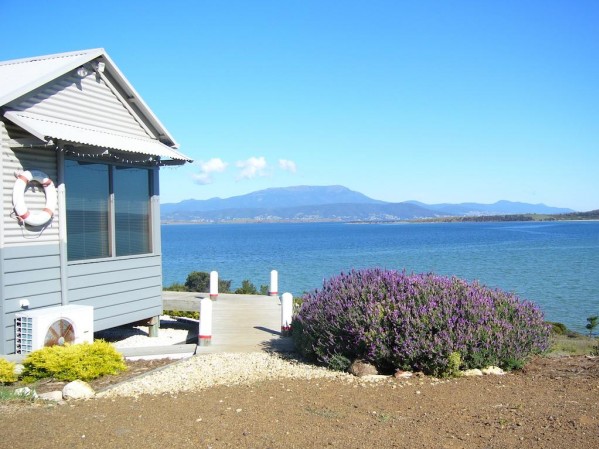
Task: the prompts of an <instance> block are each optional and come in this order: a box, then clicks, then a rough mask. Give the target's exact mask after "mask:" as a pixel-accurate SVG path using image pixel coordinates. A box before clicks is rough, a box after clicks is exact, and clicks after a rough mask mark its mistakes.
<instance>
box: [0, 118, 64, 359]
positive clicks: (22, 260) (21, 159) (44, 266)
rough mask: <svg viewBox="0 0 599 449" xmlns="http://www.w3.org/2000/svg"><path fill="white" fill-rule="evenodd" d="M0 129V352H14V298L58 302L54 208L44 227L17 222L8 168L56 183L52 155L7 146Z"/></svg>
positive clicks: (34, 200) (41, 198)
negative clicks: (37, 173)
mask: <svg viewBox="0 0 599 449" xmlns="http://www.w3.org/2000/svg"><path fill="white" fill-rule="evenodd" d="M1 125H2V126H1V127H2V162H1V164H0V167H1V173H0V175H1V180H2V199H1V200H2V201H1V203H2V217H1V220H2V226H1V231H2V237H1V240H0V269H1V271H2V272H1V275H2V276H1V278H2V279H1V281H0V283H1V286H0V288H1V290H0V292H1V298H2V301H0V302H1V303H2V304H1V305H0V311H1V316H2V317H1V318H0V325H1V328H0V337H2V338H0V352H1V353H10V352H14V314H15V312H18V311H21V310H22V309H21V307H20V305H19V302H20V301H21V300H22V299H27V300H29V303H30V305H31V306H30V307H31V308H38V307H48V306H54V305H59V304H60V259H59V249H58V218H57V216H58V211H57V210H56V211H55V215H54V217H53V219H52V222H51V223H50V225H49V226H48V227H46V228H45V229H40V228H29V227H28V226H22V225H20V224H19V222H18V220H17V218H16V217H15V215H14V210H13V204H12V190H13V186H14V183H15V176H14V172H15V171H19V170H24V169H25V170H26V169H37V170H42V171H44V172H45V173H46V174H47V175H48V176H50V178H51V179H52V180H53V181H54V182H55V183H56V153H55V152H54V151H53V150H43V149H36V150H34V149H26V150H21V149H11V148H10V147H9V145H8V138H9V135H8V133H7V132H6V129H5V127H4V124H3V123H1ZM26 200H27V205H28V207H29V208H30V209H42V208H43V207H44V205H45V201H46V200H45V195H44V193H43V191H41V190H40V191H38V192H35V193H32V192H29V193H28V194H27V195H26Z"/></svg>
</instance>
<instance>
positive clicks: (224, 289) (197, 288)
mask: <svg viewBox="0 0 599 449" xmlns="http://www.w3.org/2000/svg"><path fill="white" fill-rule="evenodd" d="M185 288H186V289H187V291H190V292H202V293H207V292H209V291H210V273H207V272H205V271H192V272H191V273H189V274H188V275H187V279H186V280H185ZM230 291H231V281H227V280H225V279H219V280H218V292H219V293H229V292H230Z"/></svg>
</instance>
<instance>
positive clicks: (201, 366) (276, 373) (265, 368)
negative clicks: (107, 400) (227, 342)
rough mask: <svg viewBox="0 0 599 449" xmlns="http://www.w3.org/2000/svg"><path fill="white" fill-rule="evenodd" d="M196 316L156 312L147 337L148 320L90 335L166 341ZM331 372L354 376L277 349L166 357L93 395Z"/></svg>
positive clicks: (130, 341) (180, 337) (186, 333)
mask: <svg viewBox="0 0 599 449" xmlns="http://www.w3.org/2000/svg"><path fill="white" fill-rule="evenodd" d="M196 330H197V322H194V321H191V320H190V321H187V320H176V319H173V318H170V317H169V316H161V317H160V332H159V335H158V337H153V338H150V337H148V327H147V326H121V327H118V328H114V329H108V330H105V331H101V332H97V333H96V334H95V338H102V339H104V340H106V341H110V342H111V343H113V344H114V346H115V347H116V348H118V349H124V348H134V347H150V346H168V345H175V344H181V343H185V342H186V341H189V339H190V337H192V338H193V337H195V335H196V334H197V333H196ZM285 378H288V379H304V380H309V379H318V378H336V379H342V378H344V379H346V380H348V381H351V380H352V379H353V376H350V375H348V374H344V373H339V372H333V371H330V370H327V369H324V368H320V367H315V366H313V365H307V364H304V363H301V362H298V361H297V360H293V359H291V358H289V357H284V356H281V355H279V354H274V353H265V352H255V353H239V354H235V353H224V354H202V355H197V356H193V357H188V358H186V359H184V360H180V361H178V362H174V363H171V364H169V365H167V366H165V367H162V368H160V369H158V370H155V371H151V372H148V373H146V374H144V375H141V376H139V377H136V378H133V379H129V380H127V381H125V382H122V383H120V384H117V385H115V386H113V387H110V388H108V389H106V390H104V391H102V392H101V393H99V395H98V397H139V396H141V395H145V394H177V393H180V392H186V391H197V390H201V389H205V388H209V387H212V386H217V385H225V386H230V385H247V384H250V383H253V382H258V381H263V380H273V379H285Z"/></svg>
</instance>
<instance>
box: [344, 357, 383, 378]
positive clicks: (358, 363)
mask: <svg viewBox="0 0 599 449" xmlns="http://www.w3.org/2000/svg"><path fill="white" fill-rule="evenodd" d="M349 372H350V374H353V375H354V376H357V377H364V376H374V375H377V374H378V373H379V372H378V371H377V369H376V367H375V366H374V365H371V364H370V363H368V362H364V361H363V360H355V361H354V362H353V363H352V364H351V365H350V366H349Z"/></svg>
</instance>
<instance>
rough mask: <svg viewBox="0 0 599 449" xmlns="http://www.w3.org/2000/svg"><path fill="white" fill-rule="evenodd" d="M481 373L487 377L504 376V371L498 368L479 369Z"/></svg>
mask: <svg viewBox="0 0 599 449" xmlns="http://www.w3.org/2000/svg"><path fill="white" fill-rule="evenodd" d="M481 372H482V373H483V374H487V375H488V374H494V375H496V376H501V375H503V374H505V371H503V370H502V369H501V368H499V367H498V366H487V367H486V368H483V369H481Z"/></svg>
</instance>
